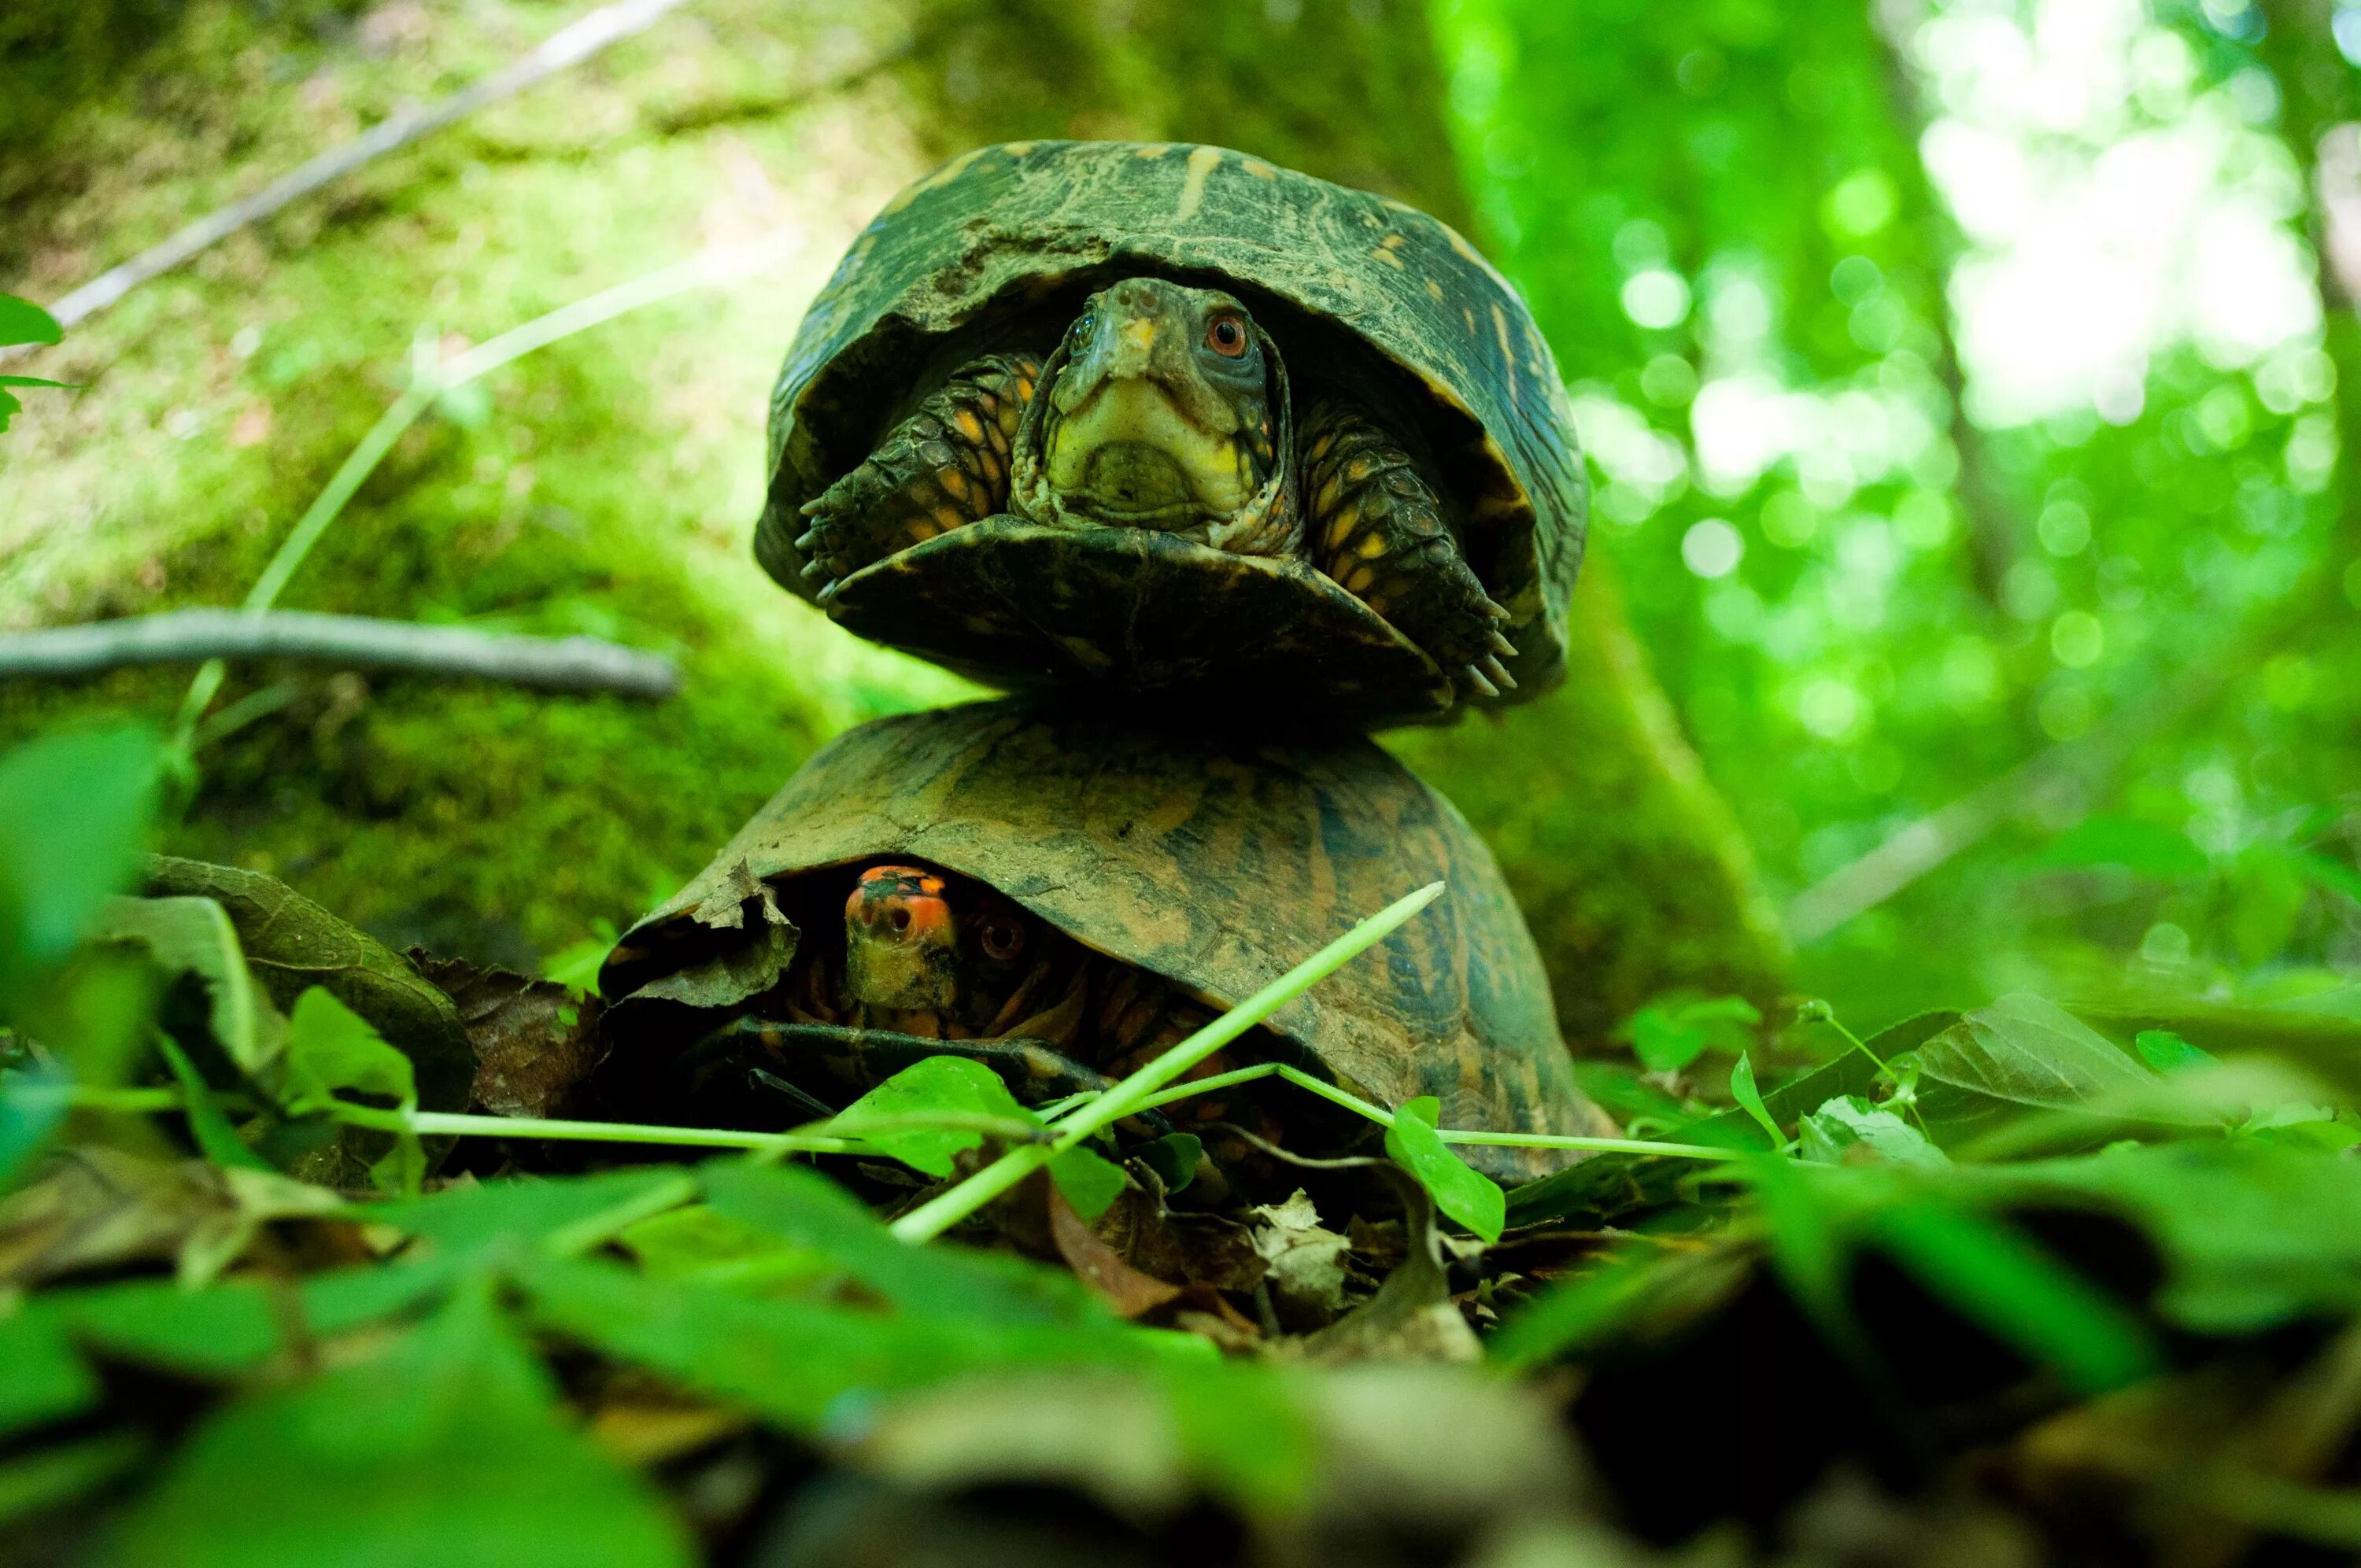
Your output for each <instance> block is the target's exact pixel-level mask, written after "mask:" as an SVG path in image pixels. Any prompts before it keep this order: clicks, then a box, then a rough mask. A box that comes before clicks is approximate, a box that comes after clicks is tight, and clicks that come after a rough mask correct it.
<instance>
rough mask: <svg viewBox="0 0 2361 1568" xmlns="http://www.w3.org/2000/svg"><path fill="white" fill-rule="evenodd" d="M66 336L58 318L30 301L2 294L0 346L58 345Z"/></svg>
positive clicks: (0, 303) (0, 299)
mask: <svg viewBox="0 0 2361 1568" xmlns="http://www.w3.org/2000/svg"><path fill="white" fill-rule="evenodd" d="M64 336H65V329H64V328H63V327H60V325H59V324H58V318H57V317H55V316H53V315H51V314H49V312H47V311H45V310H43V309H42V308H41V307H40V306H38V305H37V304H35V303H33V302H32V301H30V300H20V299H18V298H17V297H16V295H14V294H0V345H10V344H18V343H56V342H59V341H60V339H62V338H63V337H64Z"/></svg>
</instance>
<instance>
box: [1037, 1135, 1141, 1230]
mask: <svg viewBox="0 0 2361 1568" xmlns="http://www.w3.org/2000/svg"><path fill="white" fill-rule="evenodd" d="M1049 1179H1050V1180H1052V1181H1054V1182H1056V1183H1057V1184H1058V1190H1059V1191H1060V1192H1062V1193H1064V1194H1065V1196H1066V1201H1067V1202H1069V1203H1071V1204H1072V1205H1073V1209H1074V1212H1075V1213H1077V1214H1080V1215H1081V1216H1082V1220H1083V1222H1084V1223H1089V1222H1090V1221H1093V1220H1095V1219H1097V1218H1098V1217H1099V1216H1100V1215H1101V1214H1104V1213H1105V1212H1107V1209H1108V1207H1109V1205H1111V1204H1113V1203H1114V1202H1115V1199H1116V1198H1118V1197H1120V1196H1121V1195H1122V1193H1123V1190H1124V1189H1125V1188H1126V1187H1128V1186H1129V1185H1130V1184H1131V1179H1130V1178H1129V1177H1127V1176H1126V1175H1124V1173H1123V1167H1121V1166H1119V1165H1117V1164H1115V1162H1114V1161H1113V1160H1109V1159H1105V1158H1103V1157H1100V1156H1098V1155H1096V1154H1093V1152H1092V1151H1091V1150H1089V1149H1087V1148H1084V1147H1082V1146H1081V1145H1079V1144H1078V1145H1076V1146H1074V1147H1072V1148H1070V1149H1067V1150H1065V1151H1063V1152H1062V1153H1060V1154H1059V1155H1057V1156H1056V1157H1053V1158H1052V1159H1051V1160H1050V1161H1049Z"/></svg>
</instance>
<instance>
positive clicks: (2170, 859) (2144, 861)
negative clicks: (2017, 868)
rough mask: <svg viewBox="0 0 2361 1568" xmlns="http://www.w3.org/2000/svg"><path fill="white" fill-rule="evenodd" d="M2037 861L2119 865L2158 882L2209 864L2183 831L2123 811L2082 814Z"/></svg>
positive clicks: (2190, 875) (2186, 876)
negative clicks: (2122, 814)
mask: <svg viewBox="0 0 2361 1568" xmlns="http://www.w3.org/2000/svg"><path fill="white" fill-rule="evenodd" d="M2040 859H2041V861H2042V863H2043V864H2045V865H2053V866H2100V865H2113V866H2122V867H2124V868H2125V869H2126V870H2128V871H2132V872H2137V873H2138V874H2139V875H2141V876H2145V877H2151V878H2154V879H2155V880H2156V881H2158V882H2187V881H2191V880H2192V879H2194V878H2197V877H2202V876H2203V875H2205V874H2206V872H2208V871H2210V870H2211V869H2212V868H2213V861H2211V860H2210V859H2209V858H2208V857H2207V855H2206V853H2205V851H2204V850H2201V849H2199V848H2198V847H2197V846H2196V845H2195V844H2192V843H2191V842H2190V841H2189V836H2188V835H2187V834H2185V833H2180V832H2176V831H2174V830H2173V829H2172V828H2160V827H2158V826H2157V825H2156V824H2155V823H2152V822H2142V821H2138V820H2136V819H2135V818H2132V817H2085V818H2083V819H2082V820H2081V822H2078V823H2076V824H2075V825H2074V826H2073V827H2071V828H2068V829H2067V830H2066V831H2065V832H2064V833H2062V834H2060V835H2059V837H2058V838H2057V839H2055V840H2053V841H2052V842H2051V844H2050V845H2049V847H2048V849H2047V850H2043V851H2042V853H2041V857H2040Z"/></svg>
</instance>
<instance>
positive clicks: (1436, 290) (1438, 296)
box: [1426, 278, 1443, 304]
mask: <svg viewBox="0 0 2361 1568" xmlns="http://www.w3.org/2000/svg"><path fill="white" fill-rule="evenodd" d="M1426 297H1427V298H1428V299H1430V300H1433V301H1434V302H1436V303H1437V304H1440V303H1442V302H1443V285H1442V284H1440V283H1438V282H1436V281H1435V280H1433V279H1432V278H1429V279H1428V280H1426Z"/></svg>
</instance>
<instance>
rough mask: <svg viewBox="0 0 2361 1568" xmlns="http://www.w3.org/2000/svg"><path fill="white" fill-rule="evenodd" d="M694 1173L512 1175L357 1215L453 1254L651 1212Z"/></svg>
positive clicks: (649, 1169)
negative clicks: (651, 1206) (649, 1209)
mask: <svg viewBox="0 0 2361 1568" xmlns="http://www.w3.org/2000/svg"><path fill="white" fill-rule="evenodd" d="M686 1174H687V1173H686V1172H685V1171H683V1170H682V1169H681V1168H679V1167H677V1166H635V1167H632V1168H629V1169H625V1170H609V1171H601V1172H599V1173H598V1174H597V1175H595V1176H575V1177H566V1178H563V1179H548V1180H538V1179H523V1178H517V1179H507V1180H501V1181H487V1182H483V1183H481V1184H480V1185H477V1186H472V1187H452V1188H446V1189H445V1190H443V1191H440V1192H437V1193H434V1194H433V1195H432V1196H429V1197H424V1198H410V1199H403V1200H399V1201H394V1202H390V1203H371V1204H368V1205H365V1206H361V1207H357V1209H356V1210H355V1212H354V1216H353V1217H354V1218H355V1219H357V1220H361V1221H364V1222H366V1223H372V1224H381V1225H390V1226H392V1227H393V1228H394V1229H395V1230H398V1231H401V1232H404V1233H406V1234H410V1235H412V1236H416V1237H418V1238H419V1239H420V1240H422V1241H424V1242H428V1243H431V1244H432V1245H433V1246H434V1251H435V1253H436V1254H437V1255H440V1256H442V1257H445V1258H447V1259H452V1260H455V1261H456V1260H461V1259H472V1258H478V1257H482V1256H486V1255H502V1254H509V1253H513V1252H517V1251H521V1250H524V1249H526V1248H530V1247H533V1246H537V1245H543V1244H544V1243H548V1242H550V1241H552V1240H553V1239H555V1238H559V1237H563V1236H565V1235H566V1234H568V1233H571V1232H575V1231H577V1230H579V1229H580V1228H581V1227H583V1226H585V1225H586V1224H595V1223H596V1222H597V1221H598V1219H599V1218H600V1217H601V1216H604V1215H609V1214H619V1213H620V1214H630V1215H631V1216H632V1217H631V1219H630V1220H627V1221H625V1222H624V1223H625V1224H630V1223H636V1222H637V1221H638V1220H640V1219H642V1218H645V1217H646V1216H645V1215H644V1214H643V1213H641V1212H638V1211H640V1210H641V1209H642V1207H643V1206H645V1205H648V1204H652V1203H654V1202H657V1201H661V1200H662V1199H663V1197H664V1194H665V1193H666V1192H667V1191H668V1190H675V1189H677V1188H678V1187H679V1186H680V1184H681V1182H682V1180H683V1179H684V1177H686Z"/></svg>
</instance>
